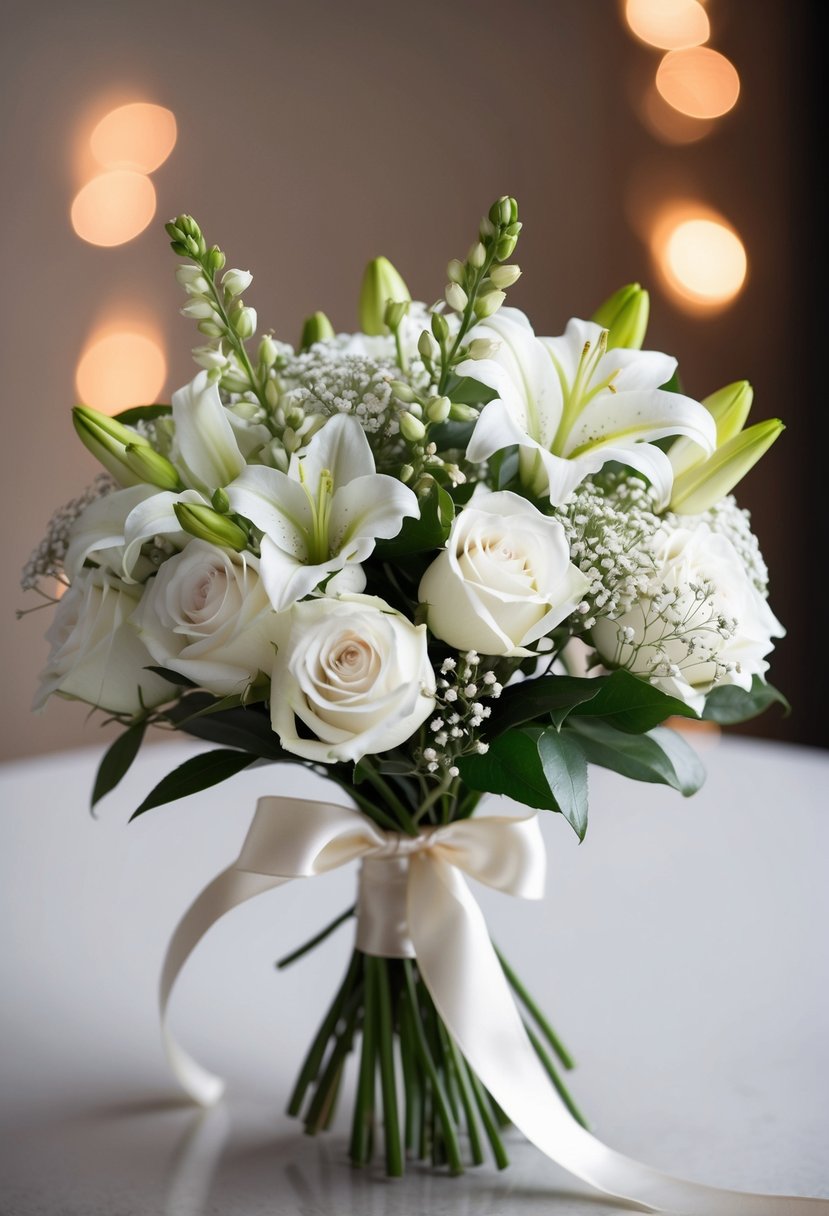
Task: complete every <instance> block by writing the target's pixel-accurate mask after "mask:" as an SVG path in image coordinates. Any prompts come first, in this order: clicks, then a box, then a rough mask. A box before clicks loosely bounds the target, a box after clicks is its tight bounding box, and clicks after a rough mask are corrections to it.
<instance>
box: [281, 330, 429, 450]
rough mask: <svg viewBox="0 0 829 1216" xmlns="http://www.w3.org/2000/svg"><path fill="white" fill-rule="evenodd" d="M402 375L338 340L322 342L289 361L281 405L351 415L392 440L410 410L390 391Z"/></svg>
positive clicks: (371, 432) (283, 376) (372, 431)
mask: <svg viewBox="0 0 829 1216" xmlns="http://www.w3.org/2000/svg"><path fill="white" fill-rule="evenodd" d="M399 375H400V372H399V369H398V368H396V367H395V366H394V364H393V363H391V362H389V363H386V362H379V361H378V360H376V359H372V358H369V356H367V355H361V354H349V353H343V351H342V350H341V349H340V347H339V346H338V345H337V344H336V343H325V342H320V343H317V345H316V346H313V347H311V349H310V350H308V351H304V352H303V353H302V354H299V355H296V356H294V358H293V359H289V360H288V361H287V362H286V364H285V367H284V368H283V369H282V373H281V377H280V378H281V381H282V385H283V393H282V396H281V399H280V404H281V405H282V407H283V408H284V409H285V410H286V412H287V411H289V410H290V409H292V408H299V409H302V410H304V411H305V412H306V413H309V414H322V415H323V416H328V415H331V414H353V415H354V417H355V418H357V419H358V420H359V422H360V424H361V426H362V428H363V430H364V431H365V432H366V434H368V435H377V436H383V437H384V438H386V439H393V438H395V437H396V436H397V435H398V434H399V432H400V415H401V414H402V413H404V412H405V411H406V409H407V406H406V405H405V404H404V403H403V402H402V401H399V400H398V399H397V398H396V397H395V395H394V392H393V390H392V381H393V380H395V379H397V378H399Z"/></svg>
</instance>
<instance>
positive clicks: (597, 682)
mask: <svg viewBox="0 0 829 1216" xmlns="http://www.w3.org/2000/svg"><path fill="white" fill-rule="evenodd" d="M602 683H603V677H601V676H597V677H596V678H595V679H592V680H591V679H589V678H583V677H580V676H539V677H538V678H537V679H532V680H521V681H520V683H518V684H512V685H510V686H509V687H508V688H505V689H504V691H503V692H502V693H501V696H500V697H499V698H498V700H497V701H493V702H492V703H491V704H492V715H491V717H490V719H489V723H488V726H487V739H494V738H497V737H498V735H502V734H503V733H504V731H506V730H509V729H510V728H511V727H514V726H521V725H522V723H524V722H532V721H535V720H536V719H538V718H541V717H543V716H544V715H545V714H552V715H553V721H554V722H555V724H556V726H560V725H561V722H562V721H563V719H564V718H565V717H566V716H567V714H568V713H569V712H570V711H571V710H573V709H575V708H576V706H577V705H581V704H582V703H583V702H585V701H590V700H592V698H593V697H595V696H597V695H598V693H599V691H600V689H601V687H602Z"/></svg>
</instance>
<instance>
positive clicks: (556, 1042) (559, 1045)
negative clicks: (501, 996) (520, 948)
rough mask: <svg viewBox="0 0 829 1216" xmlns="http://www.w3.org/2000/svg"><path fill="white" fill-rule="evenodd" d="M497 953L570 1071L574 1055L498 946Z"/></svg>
mask: <svg viewBox="0 0 829 1216" xmlns="http://www.w3.org/2000/svg"><path fill="white" fill-rule="evenodd" d="M495 953H496V954H497V955H498V961H499V962H500V964H501V966H502V967H503V969H504V975H505V976H506V977H507V979H508V981H509V983H510V986H511V987H512V989H513V991H514V992H515V994H516V996H518V998H519V999H520V1001H521V1002H522V1004H523V1005H524V1007H525V1009H526V1010H527V1012H528V1013H529V1014H530V1015H531V1016H532V1017H533V1018H534V1020H535V1022H536V1023H537V1025H538V1028H539V1030H540V1031H541V1033H542V1034H543V1035H544V1038H545V1039H546V1040H547V1042H548V1043H549V1044H550V1046H551V1047H552V1049H553V1051H554V1052H555V1053H556V1055H557V1056H558V1058H559V1060H560V1061H561V1063H562V1065H563V1067H564V1068H566V1069H567V1070H568V1071H569V1070H570V1069H572V1068H575V1061H574V1060H573V1057H572V1056H571V1055H570V1052H569V1051H568V1050H567V1048H566V1047H565V1046H564V1044H563V1043H562V1041H561V1039H560V1038H559V1037H558V1035H557V1034H556V1032H555V1031H554V1030H553V1028H552V1026H551V1025H550V1023H549V1022H548V1021H547V1018H546V1017H545V1016H544V1013H543V1012H542V1010H541V1009H540V1008H539V1006H538V1004H537V1003H536V1001H535V1000H534V999H533V998H532V997H531V996H530V994H529V992H528V991H527V989H526V988H525V987H524V985H523V984H522V983H521V981H520V980H519V978H518V976H517V975H516V974H515V972H514V971H513V969H512V967H510V965H509V963H508V962H507V960H506V959H505V958H504V956H503V954H502V953H501V951H500V950H498V949H497V948H496V950H495Z"/></svg>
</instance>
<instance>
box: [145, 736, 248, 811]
mask: <svg viewBox="0 0 829 1216" xmlns="http://www.w3.org/2000/svg"><path fill="white" fill-rule="evenodd" d="M256 759H257V757H256V756H250V755H248V754H247V753H246V752H239V751H225V750H223V749H217V750H216V751H212V752H205V753H204V755H201V756H191V758H190V759H189V760H185V761H184V764H180V765H179V767H178V768H177V769H174V770H173V772H172V773H168V774H167V776H166V777H163V778H162V779H161V781H159V783H158V785H157V786H156V787H155V789H153V790H151V791H150V793H149V794H148V795H147V797H146V798H145V799H144V801H143V802H142V803H141V805H140V806H139V807H138V809H137V810H136V811H133V813H132V815H130V823H132V821H133V819H137V817H138V816H139V815H143V814H144V812H145V811H149V810H152V808H153V807H156V806H163V805H164V803H165V802H175V801H176V799H177V798H186V797H187V796H188V794H198V793H200V792H201V791H202V790H207V789H210V787H211V786H212V785H218V784H219V782H220V781H227V780H228V778H230V777H235V776H236V774H237V773H240V772H241V771H242V769H243V768H248V767H249V766H250V765H251V764H255V763H256Z"/></svg>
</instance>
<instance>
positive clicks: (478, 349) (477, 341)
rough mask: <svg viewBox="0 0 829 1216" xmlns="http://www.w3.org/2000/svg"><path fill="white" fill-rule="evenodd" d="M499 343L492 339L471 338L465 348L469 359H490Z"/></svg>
mask: <svg viewBox="0 0 829 1216" xmlns="http://www.w3.org/2000/svg"><path fill="white" fill-rule="evenodd" d="M500 345H501V343H500V342H499V341H497V340H493V339H492V338H473V339H472V341H471V342H470V343H469V346H468V347H467V348H466V353H467V356H468V357H469V358H470V359H491V358H492V356H493V355H494V354H495V352H496V351H497V350H498V348H499V346H500Z"/></svg>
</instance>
